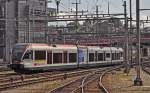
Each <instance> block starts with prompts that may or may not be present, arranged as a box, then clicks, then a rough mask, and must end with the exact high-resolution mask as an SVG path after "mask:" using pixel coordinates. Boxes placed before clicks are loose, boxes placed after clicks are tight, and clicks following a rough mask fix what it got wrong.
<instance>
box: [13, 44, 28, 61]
mask: <svg viewBox="0 0 150 93" xmlns="http://www.w3.org/2000/svg"><path fill="white" fill-rule="evenodd" d="M26 46H27V45H15V46H14V48H13V51H12V59H13V60H18V61H21V58H22V56H23V53H24V52H25V49H26Z"/></svg>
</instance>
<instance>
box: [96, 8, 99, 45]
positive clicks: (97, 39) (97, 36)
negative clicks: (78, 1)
mask: <svg viewBox="0 0 150 93" xmlns="http://www.w3.org/2000/svg"><path fill="white" fill-rule="evenodd" d="M97 34H98V5H96V35H95V37H96V38H97V46H98V45H99V44H98V40H99V39H98V35H97Z"/></svg>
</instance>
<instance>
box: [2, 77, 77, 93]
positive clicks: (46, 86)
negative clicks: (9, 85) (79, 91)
mask: <svg viewBox="0 0 150 93" xmlns="http://www.w3.org/2000/svg"><path fill="white" fill-rule="evenodd" d="M75 78H78V77H75ZM75 78H68V79H66V80H57V81H50V82H43V83H38V84H34V85H28V86H24V87H20V88H16V89H10V90H6V91H1V92H0V93H45V92H47V91H49V90H52V89H54V88H56V87H58V86H60V85H61V84H65V83H66V82H69V81H71V80H73V79H75Z"/></svg>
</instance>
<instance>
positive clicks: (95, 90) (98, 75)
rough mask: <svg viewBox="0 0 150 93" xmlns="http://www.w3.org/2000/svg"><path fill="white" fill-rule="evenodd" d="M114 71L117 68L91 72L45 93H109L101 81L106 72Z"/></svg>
mask: <svg viewBox="0 0 150 93" xmlns="http://www.w3.org/2000/svg"><path fill="white" fill-rule="evenodd" d="M119 68H120V67H119ZM115 69H118V67H115V68H114V67H111V68H106V69H99V70H96V71H93V72H92V73H89V74H87V75H85V76H82V77H80V78H78V79H76V80H73V81H71V82H69V83H67V84H65V85H62V86H60V87H58V88H56V89H54V90H51V91H48V92H46V93H109V92H108V91H107V89H106V88H105V87H104V85H103V84H102V79H103V76H104V75H105V74H106V73H107V72H110V71H112V70H115Z"/></svg>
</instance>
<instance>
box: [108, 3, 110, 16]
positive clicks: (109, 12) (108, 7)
mask: <svg viewBox="0 0 150 93" xmlns="http://www.w3.org/2000/svg"><path fill="white" fill-rule="evenodd" d="M109 11H110V8H109V1H108V15H109V14H110V12H109Z"/></svg>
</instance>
